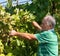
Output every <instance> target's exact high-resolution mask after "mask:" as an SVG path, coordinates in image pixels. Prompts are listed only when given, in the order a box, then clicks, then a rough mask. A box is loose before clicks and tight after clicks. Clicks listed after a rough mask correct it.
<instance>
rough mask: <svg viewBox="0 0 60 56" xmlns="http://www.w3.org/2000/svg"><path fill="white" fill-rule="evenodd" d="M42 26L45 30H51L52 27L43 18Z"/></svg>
mask: <svg viewBox="0 0 60 56" xmlns="http://www.w3.org/2000/svg"><path fill="white" fill-rule="evenodd" d="M41 27H42V29H43V30H49V29H50V25H48V24H47V21H46V20H44V19H43V20H42V24H41Z"/></svg>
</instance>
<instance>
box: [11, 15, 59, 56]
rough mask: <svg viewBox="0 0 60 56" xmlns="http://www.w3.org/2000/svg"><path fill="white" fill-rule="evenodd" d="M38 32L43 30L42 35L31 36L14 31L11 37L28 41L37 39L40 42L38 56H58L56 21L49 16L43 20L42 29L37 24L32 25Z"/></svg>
mask: <svg viewBox="0 0 60 56" xmlns="http://www.w3.org/2000/svg"><path fill="white" fill-rule="evenodd" d="M32 24H33V25H34V26H35V27H36V28H37V29H38V30H42V32H41V33H37V34H30V33H21V32H16V31H15V30H12V31H11V32H10V35H11V36H20V37H22V38H26V39H29V40H31V39H33V40H34V39H35V40H38V41H39V45H38V52H37V56H58V40H57V35H56V33H55V31H54V27H55V24H56V22H55V19H54V17H52V16H50V15H48V16H45V17H44V19H43V20H42V24H41V27H40V26H39V25H38V24H37V23H36V22H33V23H32Z"/></svg>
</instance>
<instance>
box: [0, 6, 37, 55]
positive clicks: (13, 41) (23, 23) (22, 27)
mask: <svg viewBox="0 0 60 56" xmlns="http://www.w3.org/2000/svg"><path fill="white" fill-rule="evenodd" d="M13 12H14V14H12V15H11V14H10V13H8V12H6V11H5V8H3V7H2V6H0V39H1V40H2V43H3V46H4V49H3V46H1V47H2V48H0V49H1V52H2V51H4V52H3V53H2V54H4V55H6V56H27V55H29V56H32V55H36V53H35V52H36V49H35V48H34V46H35V45H36V47H37V43H35V42H37V41H34V42H33V41H31V42H30V41H29V40H26V39H24V40H23V39H21V38H20V37H17V36H14V37H10V36H9V32H10V30H12V29H14V30H16V31H19V32H30V33H34V28H33V27H32V24H31V22H32V21H33V20H34V19H35V16H34V15H33V14H32V13H30V12H29V11H27V10H23V9H18V8H16V9H15V10H14V11H13ZM33 43H34V44H35V45H33ZM32 47H33V48H34V49H35V50H34V49H32ZM26 50H27V51H26ZM2 54H1V55H2Z"/></svg>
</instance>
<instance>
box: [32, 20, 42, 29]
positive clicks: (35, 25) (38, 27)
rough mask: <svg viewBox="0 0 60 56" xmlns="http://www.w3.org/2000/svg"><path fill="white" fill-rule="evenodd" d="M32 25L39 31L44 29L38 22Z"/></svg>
mask: <svg viewBox="0 0 60 56" xmlns="http://www.w3.org/2000/svg"><path fill="white" fill-rule="evenodd" d="M32 24H33V26H34V27H35V28H36V29H37V30H42V27H40V25H39V24H38V23H37V22H35V21H33V22H32Z"/></svg>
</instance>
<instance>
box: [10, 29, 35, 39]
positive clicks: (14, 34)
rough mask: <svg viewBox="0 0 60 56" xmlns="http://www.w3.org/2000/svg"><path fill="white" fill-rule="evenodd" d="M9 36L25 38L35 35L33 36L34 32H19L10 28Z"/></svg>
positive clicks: (33, 37) (31, 37)
mask: <svg viewBox="0 0 60 56" xmlns="http://www.w3.org/2000/svg"><path fill="white" fill-rule="evenodd" d="M9 35H10V36H20V37H22V38H26V39H29V40H31V39H36V37H35V36H34V34H30V33H20V32H16V31H15V30H12V31H11V32H10V34H9Z"/></svg>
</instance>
